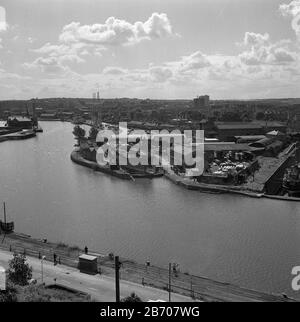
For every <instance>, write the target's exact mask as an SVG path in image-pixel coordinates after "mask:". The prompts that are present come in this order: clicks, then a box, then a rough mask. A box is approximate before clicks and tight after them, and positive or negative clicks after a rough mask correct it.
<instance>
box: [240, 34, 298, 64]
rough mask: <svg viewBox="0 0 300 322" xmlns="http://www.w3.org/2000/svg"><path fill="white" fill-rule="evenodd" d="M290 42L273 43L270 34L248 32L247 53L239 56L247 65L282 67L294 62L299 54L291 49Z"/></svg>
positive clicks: (245, 43) (246, 36) (246, 37)
mask: <svg viewBox="0 0 300 322" xmlns="http://www.w3.org/2000/svg"><path fill="white" fill-rule="evenodd" d="M289 43H290V42H289V41H285V40H283V41H279V42H276V43H272V42H271V40H270V36H269V34H267V33H266V34H259V33H252V32H246V34H245V37H244V45H245V46H246V47H247V49H246V51H244V52H243V53H241V54H240V55H239V57H240V59H241V61H242V62H243V63H244V64H246V65H253V66H254V65H268V64H269V65H281V64H287V63H290V62H294V61H295V60H296V57H297V54H296V53H295V52H293V51H291V50H290V49H289Z"/></svg>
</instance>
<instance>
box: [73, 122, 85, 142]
mask: <svg viewBox="0 0 300 322" xmlns="http://www.w3.org/2000/svg"><path fill="white" fill-rule="evenodd" d="M73 134H74V135H75V137H76V139H77V140H79V141H80V140H81V139H83V138H84V137H85V130H84V129H83V128H82V127H80V126H79V125H76V126H74V129H73Z"/></svg>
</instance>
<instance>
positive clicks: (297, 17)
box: [279, 0, 300, 36]
mask: <svg viewBox="0 0 300 322" xmlns="http://www.w3.org/2000/svg"><path fill="white" fill-rule="evenodd" d="M279 11H280V12H281V13H282V14H283V15H284V16H291V17H292V18H293V20H292V28H293V29H294V31H295V32H296V34H297V36H300V0H294V1H292V2H290V3H289V4H282V5H280V7H279Z"/></svg>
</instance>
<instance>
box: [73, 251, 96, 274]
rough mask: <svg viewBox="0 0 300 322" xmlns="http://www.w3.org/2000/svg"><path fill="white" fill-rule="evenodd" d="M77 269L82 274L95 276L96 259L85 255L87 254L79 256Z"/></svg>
mask: <svg viewBox="0 0 300 322" xmlns="http://www.w3.org/2000/svg"><path fill="white" fill-rule="evenodd" d="M78 268H79V270H80V272H82V273H87V274H97V273H98V263H97V257H96V256H92V255H87V254H82V255H80V256H79V263H78Z"/></svg>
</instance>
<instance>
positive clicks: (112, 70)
mask: <svg viewBox="0 0 300 322" xmlns="http://www.w3.org/2000/svg"><path fill="white" fill-rule="evenodd" d="M127 72H128V71H127V70H126V69H124V68H120V67H105V68H104V69H103V74H104V75H124V74H126V73H127Z"/></svg>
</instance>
